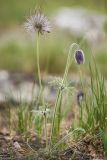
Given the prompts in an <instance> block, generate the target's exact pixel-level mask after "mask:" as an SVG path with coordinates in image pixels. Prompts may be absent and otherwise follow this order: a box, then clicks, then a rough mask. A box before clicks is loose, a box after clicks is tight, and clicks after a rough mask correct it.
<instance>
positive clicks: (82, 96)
mask: <svg viewBox="0 0 107 160" xmlns="http://www.w3.org/2000/svg"><path fill="white" fill-rule="evenodd" d="M83 99H84V92H83V91H79V92H78V93H77V103H78V105H79V106H81V102H82V101H83Z"/></svg>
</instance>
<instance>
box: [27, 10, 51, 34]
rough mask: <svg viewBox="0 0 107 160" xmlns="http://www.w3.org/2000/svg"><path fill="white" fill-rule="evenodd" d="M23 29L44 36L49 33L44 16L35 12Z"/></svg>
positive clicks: (48, 25) (48, 24)
mask: <svg viewBox="0 0 107 160" xmlns="http://www.w3.org/2000/svg"><path fill="white" fill-rule="evenodd" d="M25 28H26V30H27V31H28V32H33V33H35V32H37V33H41V34H44V33H45V32H47V33H50V32H51V25H50V22H49V20H48V18H47V17H46V16H44V15H43V14H42V13H41V12H40V11H36V12H35V14H34V15H32V16H30V17H29V18H28V19H27V22H26V23H25Z"/></svg>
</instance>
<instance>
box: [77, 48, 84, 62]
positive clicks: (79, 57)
mask: <svg viewBox="0 0 107 160" xmlns="http://www.w3.org/2000/svg"><path fill="white" fill-rule="evenodd" d="M75 60H76V62H77V64H84V62H85V57H84V53H83V51H82V50H77V51H76V52H75Z"/></svg>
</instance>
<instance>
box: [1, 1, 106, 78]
mask: <svg viewBox="0 0 107 160" xmlns="http://www.w3.org/2000/svg"><path fill="white" fill-rule="evenodd" d="M39 6H40V8H41V9H42V10H43V12H44V13H45V14H46V15H48V16H49V18H50V20H51V19H53V17H54V15H55V13H56V10H57V11H58V9H59V8H61V7H70V8H71V9H72V8H78V7H79V8H80V7H82V8H85V9H87V10H89V11H91V12H96V13H97V14H98V15H99V14H101V15H106V14H107V0H90V1H89V0H87V1H86V0H38V1H37V0H19V1H17V0H0V69H6V70H9V71H11V72H27V73H34V72H35V70H36V53H35V42H34V41H33V40H32V38H31V37H30V35H29V34H27V33H26V31H25V29H24V27H23V24H24V22H25V21H26V17H27V16H29V15H30V14H31V13H33V12H34V10H35V8H36V7H39ZM71 21H72V19H71ZM106 32H107V23H105V25H104V33H105V39H104V43H103V42H102V43H101V47H99V46H98V47H97V45H96V47H95V48H94V52H95V57H96V61H97V62H98V64H99V67H100V68H101V70H102V72H103V73H104V74H105V76H107V70H106V64H107V46H106V44H107V41H106V40H107V34H106ZM82 38H83V37H81V36H79V37H77V36H75V35H69V34H68V33H64V32H62V31H60V30H58V29H57V28H56V26H54V25H53V30H52V33H50V34H48V35H46V36H42V37H41V40H40V41H41V43H40V56H41V59H40V64H41V70H42V71H43V72H45V73H49V74H50V73H51V74H58V73H62V72H63V70H64V67H65V63H66V57H67V52H68V48H69V45H70V44H71V43H73V42H77V43H80V42H81V40H82ZM82 49H83V50H84V52H85V54H86V56H87V58H88V56H89V54H90V52H91V47H90V45H89V44H88V43H87V41H84V43H83V45H82ZM71 70H72V71H76V67H75V64H73V65H72V67H71Z"/></svg>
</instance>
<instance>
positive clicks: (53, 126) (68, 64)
mask: <svg viewBox="0 0 107 160" xmlns="http://www.w3.org/2000/svg"><path fill="white" fill-rule="evenodd" d="M74 46H75V47H76V48H79V46H78V45H77V44H76V43H73V44H72V45H71V46H70V49H69V53H68V57H67V63H66V67H65V72H64V76H63V81H62V83H64V82H65V81H66V80H67V75H68V71H69V68H70V65H71V51H72V50H73V47H74ZM74 51H75V50H74ZM61 100H62V89H61V88H59V90H58V94H57V98H56V103H55V109H54V115H53V119H52V128H51V138H50V148H51V146H52V141H53V136H54V133H55V129H56V128H55V121H56V118H57V115H56V113H57V110H58V107H61V106H59V104H60V102H61ZM59 111H61V109H60V108H59ZM60 114H61V113H60ZM59 122H60V121H59ZM59 125H60V124H59ZM59 127H60V126H58V128H59Z"/></svg>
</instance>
